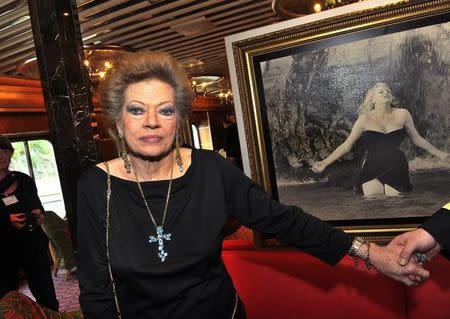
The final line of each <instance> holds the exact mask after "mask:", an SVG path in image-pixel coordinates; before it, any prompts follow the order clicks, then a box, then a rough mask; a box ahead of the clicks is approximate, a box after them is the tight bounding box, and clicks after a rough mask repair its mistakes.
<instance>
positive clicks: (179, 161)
mask: <svg viewBox="0 0 450 319" xmlns="http://www.w3.org/2000/svg"><path fill="white" fill-rule="evenodd" d="M175 161H176V162H177V165H178V169H179V170H180V172H183V171H184V167H183V159H182V158H181V153H180V143H179V142H178V134H177V137H176V138H175Z"/></svg>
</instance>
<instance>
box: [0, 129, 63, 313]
mask: <svg viewBox="0 0 450 319" xmlns="http://www.w3.org/2000/svg"><path fill="white" fill-rule="evenodd" d="M13 152H14V148H13V147H12V145H11V143H10V141H9V140H8V139H7V138H6V137H5V136H2V135H0V193H1V197H2V200H1V201H0V251H1V254H2V261H1V262H0V298H2V297H3V296H4V295H5V294H6V293H7V292H9V291H12V290H18V289H19V269H21V268H23V270H24V271H25V274H26V275H27V279H28V286H29V288H30V291H31V293H32V294H33V296H34V297H35V298H36V301H37V303H39V304H40V305H42V306H44V307H47V308H49V309H52V310H56V311H57V310H58V301H57V300H56V294H55V288H54V286H53V279H52V275H51V270H50V256H49V251H48V238H47V236H46V235H45V233H44V231H43V230H42V228H41V226H40V224H42V222H43V220H44V215H43V211H44V209H43V207H42V204H41V202H40V200H39V197H38V194H37V189H36V185H35V183H34V181H33V180H32V179H31V178H30V177H29V176H28V175H26V174H24V173H21V172H15V171H10V170H9V165H10V163H11V157H12V154H13Z"/></svg>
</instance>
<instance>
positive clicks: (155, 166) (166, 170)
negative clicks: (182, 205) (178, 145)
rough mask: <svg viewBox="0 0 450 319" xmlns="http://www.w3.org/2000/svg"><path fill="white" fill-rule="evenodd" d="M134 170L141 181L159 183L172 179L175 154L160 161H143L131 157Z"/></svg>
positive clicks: (170, 154)
mask: <svg viewBox="0 0 450 319" xmlns="http://www.w3.org/2000/svg"><path fill="white" fill-rule="evenodd" d="M130 160H131V163H132V169H134V170H135V172H136V174H137V176H138V178H139V181H142V182H144V181H159V180H167V179H170V175H171V173H170V172H171V170H172V166H173V165H174V164H175V163H174V162H175V160H174V152H173V151H171V152H170V153H168V154H167V155H166V156H164V157H162V158H160V159H158V160H154V161H153V160H151V159H143V158H141V157H137V156H133V155H130Z"/></svg>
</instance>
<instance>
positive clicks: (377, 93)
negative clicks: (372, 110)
mask: <svg viewBox="0 0 450 319" xmlns="http://www.w3.org/2000/svg"><path fill="white" fill-rule="evenodd" d="M391 102H392V94H391V89H390V88H389V87H387V86H386V85H379V86H377V87H375V90H374V92H373V97H372V103H374V104H386V103H391Z"/></svg>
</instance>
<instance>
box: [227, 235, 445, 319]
mask: <svg viewBox="0 0 450 319" xmlns="http://www.w3.org/2000/svg"><path fill="white" fill-rule="evenodd" d="M223 260H224V262H225V265H226V266H227V268H228V270H229V272H230V274H231V276H232V278H233V282H234V284H235V286H236V289H237V291H238V293H239V295H240V297H241V299H242V300H243V302H244V304H245V307H246V311H247V315H248V318H249V319H274V318H283V319H294V318H295V319H297V318H346V319H348V318H358V319H361V318H363V319H372V318H373V319H380V318H382V319H390V318H392V319H394V318H395V319H406V318H410V319H416V318H417V319H449V318H450V262H449V261H448V260H446V259H445V258H443V257H441V256H438V257H436V258H435V259H433V260H432V261H431V262H430V263H428V264H427V269H429V270H430V271H431V278H430V279H429V280H428V281H427V282H426V283H424V284H423V285H421V286H420V287H416V288H409V287H406V286H404V285H403V284H401V283H398V282H396V281H393V280H391V279H389V278H387V277H385V276H383V275H381V274H379V273H377V271H376V270H374V269H371V270H367V269H366V268H365V265H364V264H363V263H360V264H359V265H358V267H356V266H355V263H354V261H353V259H352V258H350V257H348V258H344V259H343V260H342V261H341V262H340V263H339V264H338V265H337V266H336V267H331V266H328V265H326V264H324V263H322V262H321V261H319V260H318V259H316V258H314V257H311V256H310V255H307V254H305V253H302V252H298V251H293V250H277V251H255V250H254V249H253V247H252V243H251V242H250V241H242V240H236V241H226V242H225V244H224V251H223Z"/></svg>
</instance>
